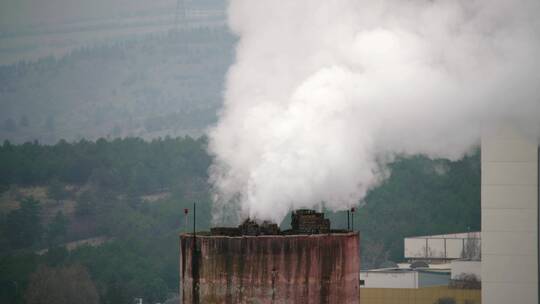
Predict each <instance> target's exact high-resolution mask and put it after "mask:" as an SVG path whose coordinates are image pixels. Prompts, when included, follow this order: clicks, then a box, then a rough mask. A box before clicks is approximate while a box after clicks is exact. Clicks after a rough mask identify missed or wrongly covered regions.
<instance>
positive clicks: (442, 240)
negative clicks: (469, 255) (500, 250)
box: [404, 232, 481, 259]
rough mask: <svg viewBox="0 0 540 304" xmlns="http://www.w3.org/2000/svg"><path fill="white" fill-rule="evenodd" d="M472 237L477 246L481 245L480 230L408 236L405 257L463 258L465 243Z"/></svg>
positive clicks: (405, 240)
mask: <svg viewBox="0 0 540 304" xmlns="http://www.w3.org/2000/svg"><path fill="white" fill-rule="evenodd" d="M471 239H472V240H475V244H476V245H477V246H480V243H481V240H480V233H478V232H471V233H459V234H443V235H430V236H418V237H408V238H405V239H404V254H405V258H406V259H415V258H416V259H430V258H435V259H436V258H442V259H460V258H462V253H463V245H466V244H467V242H468V241H469V240H471ZM426 246H427V247H426ZM426 248H427V250H426ZM478 248H479V247H478Z"/></svg>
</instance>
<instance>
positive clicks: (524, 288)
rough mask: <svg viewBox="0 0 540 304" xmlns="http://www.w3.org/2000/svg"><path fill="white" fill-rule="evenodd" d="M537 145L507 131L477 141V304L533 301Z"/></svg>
mask: <svg viewBox="0 0 540 304" xmlns="http://www.w3.org/2000/svg"><path fill="white" fill-rule="evenodd" d="M537 208H538V147H537V145H536V144H535V143H533V142H531V141H528V140H526V139H525V138H523V137H521V136H520V135H519V134H517V133H516V132H515V131H513V130H511V129H501V130H500V131H498V132H497V133H494V134H490V135H488V136H484V138H483V139H482V272H481V273H482V303H484V304H499V303H500V304H507V303H519V304H533V303H534V304H537V303H538V264H537V261H538V259H537V248H538V247H537V240H538V230H537V229H538V228H537V227H538V221H537V214H538V210H537Z"/></svg>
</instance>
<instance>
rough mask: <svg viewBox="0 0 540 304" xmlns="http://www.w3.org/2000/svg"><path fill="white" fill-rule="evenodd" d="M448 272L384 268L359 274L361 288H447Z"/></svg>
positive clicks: (426, 269) (427, 269) (425, 269)
mask: <svg viewBox="0 0 540 304" xmlns="http://www.w3.org/2000/svg"><path fill="white" fill-rule="evenodd" d="M449 283H450V271H447V270H439V269H429V268H418V269H414V268H408V269H404V268H384V269H373V270H365V271H361V272H360V285H361V287H362V288H424V287H432V286H448V285H449Z"/></svg>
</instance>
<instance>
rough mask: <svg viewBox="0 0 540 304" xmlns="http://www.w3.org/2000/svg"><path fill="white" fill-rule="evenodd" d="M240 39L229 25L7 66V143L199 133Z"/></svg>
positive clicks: (2, 119) (0, 74) (3, 86)
mask: <svg viewBox="0 0 540 304" xmlns="http://www.w3.org/2000/svg"><path fill="white" fill-rule="evenodd" d="M234 43H235V37H234V36H232V35H231V34H230V33H229V32H228V30H227V29H226V28H211V29H206V28H196V29H190V30H185V31H178V32H172V33H169V34H167V35H165V34H164V35H149V36H147V37H145V38H141V39H133V40H130V41H125V42H119V43H116V44H112V45H98V46H93V47H88V48H84V49H80V50H77V51H74V52H72V53H70V54H68V55H66V56H63V57H61V58H59V59H55V58H53V57H48V58H44V59H41V60H39V61H37V62H33V63H19V64H15V65H9V66H0V108H1V109H2V111H0V140H5V139H8V140H10V141H12V142H24V141H32V140H35V139H37V140H39V141H41V142H45V143H54V142H56V141H58V140H59V139H61V138H63V139H66V140H75V139H80V138H88V139H96V138H98V137H121V136H139V137H143V138H155V137H158V136H164V135H171V136H176V135H185V134H190V135H200V134H201V133H202V131H203V130H204V129H205V128H206V127H207V126H208V125H209V124H211V123H213V122H214V121H215V120H216V113H217V111H218V109H219V107H220V105H221V99H222V91H223V81H224V77H225V73H226V72H227V69H228V67H229V65H230V64H231V62H232V58H233V46H234Z"/></svg>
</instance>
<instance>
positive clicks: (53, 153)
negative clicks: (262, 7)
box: [0, 137, 480, 303]
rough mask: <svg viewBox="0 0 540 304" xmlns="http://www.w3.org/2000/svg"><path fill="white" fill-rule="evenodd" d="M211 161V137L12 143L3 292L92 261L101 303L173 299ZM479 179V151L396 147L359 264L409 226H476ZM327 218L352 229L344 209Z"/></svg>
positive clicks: (371, 203) (366, 222)
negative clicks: (451, 157)
mask: <svg viewBox="0 0 540 304" xmlns="http://www.w3.org/2000/svg"><path fill="white" fill-rule="evenodd" d="M210 163H211V158H210V156H209V155H207V153H206V139H205V138H200V139H192V138H189V137H186V138H165V139H156V140H153V141H143V140H141V139H138V138H125V139H116V140H104V139H100V140H98V141H95V142H93V141H79V142H74V143H68V142H60V143H58V144H55V145H52V146H49V145H41V144H38V143H27V144H23V145H15V144H10V143H4V144H3V145H2V146H0V172H1V174H0V192H1V193H0V248H1V249H0V284H3V285H2V286H9V288H5V289H3V290H2V293H0V302H2V303H22V299H23V296H24V294H25V290H26V286H27V284H28V280H29V275H30V274H31V273H33V272H34V271H36V269H38V266H39V265H49V266H52V267H60V266H62V265H77V264H81V265H83V266H85V268H86V269H88V271H89V273H90V277H91V278H92V280H93V282H94V283H95V284H96V286H97V290H98V293H99V296H100V300H101V302H102V303H127V302H128V301H131V300H132V299H133V298H134V297H136V296H143V297H144V298H145V299H149V300H152V301H163V300H165V299H166V298H169V297H173V296H174V294H175V293H177V292H178V290H177V288H178V280H179V278H178V268H179V267H178V233H179V232H181V231H183V230H185V229H186V227H185V224H186V223H185V221H184V217H183V210H184V208H188V209H190V210H191V209H192V206H193V202H195V201H196V202H197V204H198V207H197V223H198V229H201V230H204V229H208V228H209V226H210V219H211V204H210V187H209V185H208V184H207V178H208V176H207V170H208V167H209V165H210ZM479 183H480V162H479V152H478V151H476V152H475V153H474V154H473V155H470V156H467V157H465V158H464V159H463V160H460V161H457V162H450V161H447V160H431V159H428V158H425V157H423V156H414V157H398V158H397V160H396V161H395V162H394V163H393V164H392V165H391V175H390V177H389V179H388V180H386V181H385V182H384V183H382V184H381V185H380V186H379V187H377V188H375V189H373V190H372V191H370V192H369V194H368V196H367V197H366V199H365V200H364V201H363V202H360V206H361V207H360V208H359V210H358V212H357V215H356V218H355V228H356V229H357V230H360V233H361V254H362V267H376V266H379V265H380V264H381V263H383V262H385V261H387V260H394V261H399V260H401V259H402V258H403V257H402V254H403V243H402V242H403V237H405V236H411V235H421V234H432V233H450V232H461V231H466V230H467V229H469V228H470V229H471V230H478V229H479V228H480V193H479V191H480V190H479V189H480V187H479ZM190 212H191V211H190ZM190 214H191V213H190ZM327 216H328V217H329V218H330V219H331V220H332V225H333V227H335V228H344V227H346V216H345V213H343V212H338V213H331V212H327ZM189 222H190V224H191V219H190V220H189ZM288 222H289V219H285V220H284V223H283V224H284V225H285V226H286V225H287V223H288ZM96 240H97V241H96ZM85 242H87V244H86V245H85V244H84V243H85ZM92 242H93V243H92ZM43 249H48V251H47V252H46V253H45V251H43ZM38 252H39V253H41V255H38V254H36V253H38ZM12 282H17V286H18V287H17V288H15V287H14V284H13V283H12Z"/></svg>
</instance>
